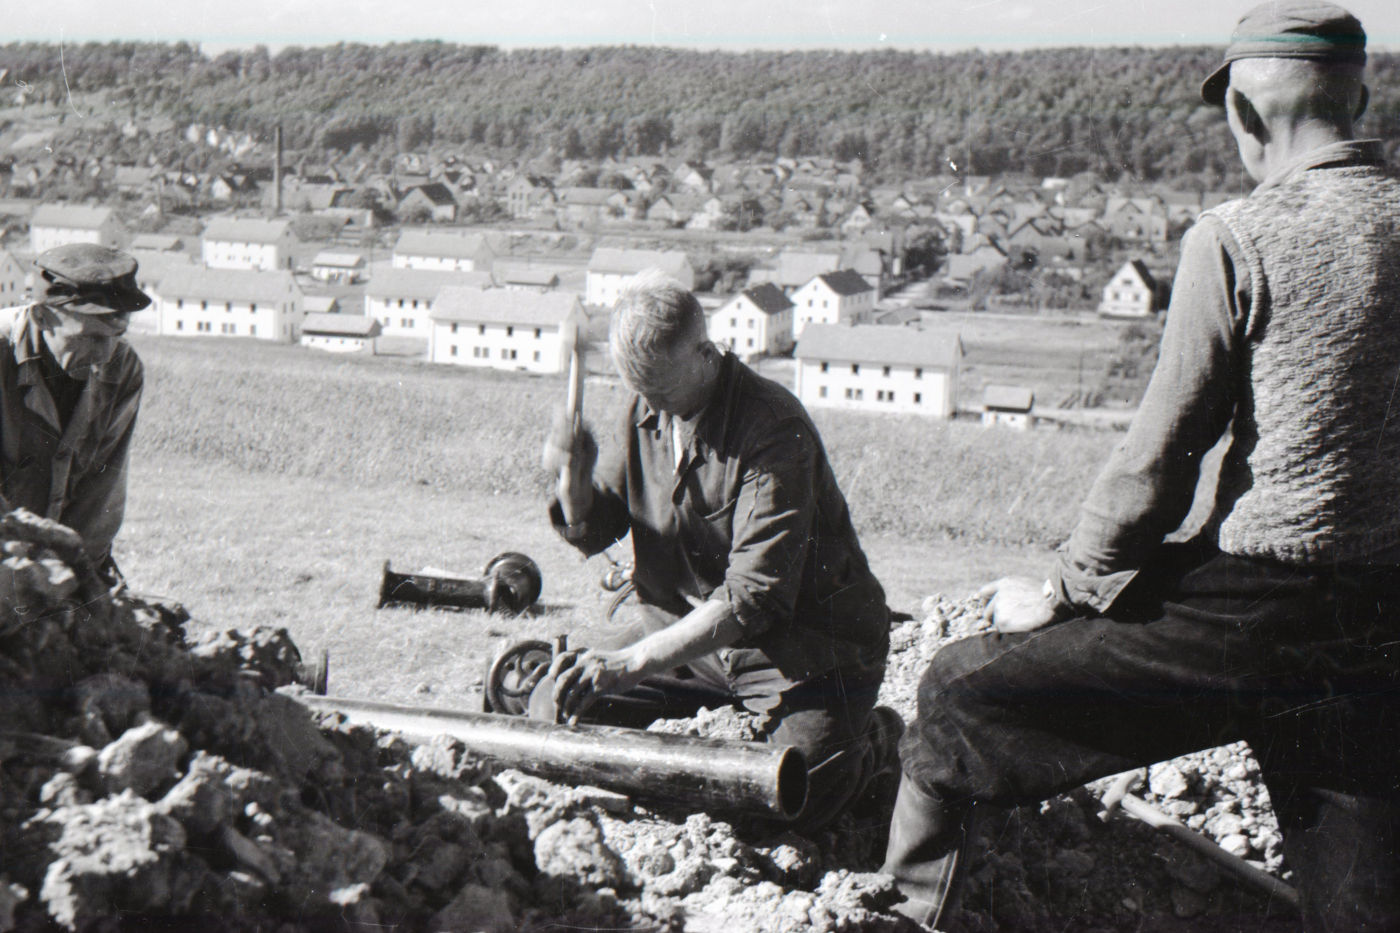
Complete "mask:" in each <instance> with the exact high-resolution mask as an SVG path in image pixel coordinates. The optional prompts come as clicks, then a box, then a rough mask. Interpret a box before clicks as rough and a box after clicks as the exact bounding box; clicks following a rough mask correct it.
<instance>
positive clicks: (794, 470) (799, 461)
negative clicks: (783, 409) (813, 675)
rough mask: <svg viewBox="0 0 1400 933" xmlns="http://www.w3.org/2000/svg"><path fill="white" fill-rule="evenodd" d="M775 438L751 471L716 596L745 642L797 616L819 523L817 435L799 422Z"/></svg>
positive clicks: (747, 468) (755, 456)
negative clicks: (815, 526)
mask: <svg viewBox="0 0 1400 933" xmlns="http://www.w3.org/2000/svg"><path fill="white" fill-rule="evenodd" d="M771 437H772V439H771V440H770V441H768V442H767V443H765V444H764V445H763V446H762V447H761V448H760V449H758V450H757V451H755V452H753V453H752V454H750V456H749V457H748V459H747V462H746V463H745V464H744V473H743V478H742V481H741V483H740V487H739V493H738V496H737V497H736V499H735V503H734V517H733V539H732V540H733V543H732V545H731V547H730V551H729V567H728V570H726V572H725V575H724V583H723V585H722V586H721V587H720V588H719V590H718V591H717V592H716V593H715V594H714V597H713V598H717V599H723V600H725V601H726V602H728V603H729V606H730V609H731V611H732V612H733V613H734V617H735V618H736V619H738V621H739V624H740V625H741V626H742V627H743V629H744V634H745V635H746V636H748V635H754V634H758V633H760V632H762V631H764V630H766V629H767V628H769V627H770V626H771V625H772V624H773V623H774V622H775V621H776V620H780V619H787V618H790V617H791V616H792V614H793V608H794V606H795V605H796V602H797V593H798V589H799V587H800V586H801V584H802V568H803V566H804V564H805V562H806V559H807V552H808V549H809V548H810V547H811V540H812V528H813V524H814V520H815V516H816V501H817V496H816V491H815V489H814V484H815V483H816V475H817V472H816V457H817V444H816V439H815V438H814V437H813V436H812V433H811V429H810V428H808V427H807V426H806V425H805V424H803V423H802V422H801V421H798V420H793V421H790V422H785V423H784V424H782V425H780V426H779V427H778V429H776V430H775V431H774V432H773V434H772V436H771Z"/></svg>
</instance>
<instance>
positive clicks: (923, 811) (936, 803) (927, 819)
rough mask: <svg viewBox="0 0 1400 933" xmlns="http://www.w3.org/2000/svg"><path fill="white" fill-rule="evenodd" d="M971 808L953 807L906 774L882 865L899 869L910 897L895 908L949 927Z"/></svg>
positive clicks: (898, 876) (897, 874) (915, 918)
mask: <svg viewBox="0 0 1400 933" xmlns="http://www.w3.org/2000/svg"><path fill="white" fill-rule="evenodd" d="M970 815H971V811H970V810H966V809H958V810H955V809H951V808H949V807H947V806H945V805H944V804H943V802H942V801H941V800H939V799H938V798H937V797H934V796H933V795H931V794H928V793H926V792H925V791H924V790H923V789H922V788H920V787H919V785H918V784H916V783H915V782H914V781H913V780H912V779H911V778H910V777H909V775H908V774H904V775H901V777H900V781H899V793H898V795H897V796H896V798H895V804H894V815H893V816H892V817H891V819H890V840H889V845H888V846H887V847H886V849H885V864H884V866H883V867H882V868H881V869H880V871H882V872H884V873H885V874H888V875H893V876H894V880H895V885H896V886H897V887H898V888H899V890H900V893H902V894H903V895H904V896H905V898H906V900H905V901H904V902H903V903H901V904H897V905H895V908H894V909H895V910H897V911H898V912H899V913H901V914H903V915H904V916H906V917H908V918H909V919H911V920H913V921H914V922H915V923H919V924H922V925H923V926H925V927H929V928H931V929H936V930H941V929H943V928H942V927H941V926H940V925H939V924H940V923H942V922H943V921H944V920H946V919H947V918H948V917H949V916H950V915H951V914H952V912H953V909H954V908H955V907H956V906H957V905H956V901H957V893H958V887H959V883H960V881H961V880H962V872H961V863H962V862H963V849H964V848H965V846H966V844H967V839H968V828H969V826H968V824H969V822H970V820H969V817H970Z"/></svg>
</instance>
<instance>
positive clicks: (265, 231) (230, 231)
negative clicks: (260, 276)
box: [201, 217, 296, 272]
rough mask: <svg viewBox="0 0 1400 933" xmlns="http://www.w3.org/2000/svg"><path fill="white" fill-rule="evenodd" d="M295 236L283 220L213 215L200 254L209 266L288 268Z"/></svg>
mask: <svg viewBox="0 0 1400 933" xmlns="http://www.w3.org/2000/svg"><path fill="white" fill-rule="evenodd" d="M295 243H296V236H295V234H293V233H292V225H291V222H290V221H286V220H262V219H259V218H257V217H215V218H213V219H211V220H210V221H209V225H208V226H207V227H205V228H204V245H203V247H202V250H201V255H202V256H203V258H204V264H205V265H206V266H208V267H209V268H211V269H263V270H266V271H269V272H270V271H273V270H276V269H290V268H291V266H292V246H293V245H294V244H295Z"/></svg>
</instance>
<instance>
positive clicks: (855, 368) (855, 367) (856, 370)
mask: <svg viewBox="0 0 1400 933" xmlns="http://www.w3.org/2000/svg"><path fill="white" fill-rule="evenodd" d="M851 375H852V376H859V375H860V364H859V363H852V364H851Z"/></svg>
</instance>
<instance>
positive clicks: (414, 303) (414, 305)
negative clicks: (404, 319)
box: [413, 298, 418, 310]
mask: <svg viewBox="0 0 1400 933" xmlns="http://www.w3.org/2000/svg"><path fill="white" fill-rule="evenodd" d="M413 308H414V310H417V308H418V299H417V298H415V299H413Z"/></svg>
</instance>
